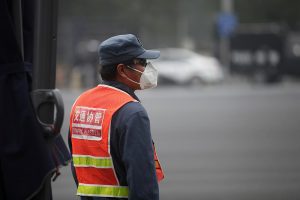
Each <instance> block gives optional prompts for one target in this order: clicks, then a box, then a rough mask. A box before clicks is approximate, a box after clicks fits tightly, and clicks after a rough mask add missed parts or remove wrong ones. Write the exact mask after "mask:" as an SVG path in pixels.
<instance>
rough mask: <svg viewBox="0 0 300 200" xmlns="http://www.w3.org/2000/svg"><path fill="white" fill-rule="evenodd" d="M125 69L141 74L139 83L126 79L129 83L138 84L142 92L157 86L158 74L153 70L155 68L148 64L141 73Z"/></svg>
mask: <svg viewBox="0 0 300 200" xmlns="http://www.w3.org/2000/svg"><path fill="white" fill-rule="evenodd" d="M127 67H128V68H130V69H132V70H134V71H136V72H139V73H141V74H142V75H141V78H140V82H139V83H138V82H136V81H134V80H132V79H130V78H128V77H127V79H128V80H130V81H131V82H134V83H136V84H139V85H140V87H141V89H142V90H144V89H148V88H154V87H156V86H157V77H158V72H157V69H155V67H153V65H152V64H151V63H150V62H149V63H147V66H146V68H145V70H144V71H143V72H141V71H140V70H137V69H134V68H132V67H130V66H127Z"/></svg>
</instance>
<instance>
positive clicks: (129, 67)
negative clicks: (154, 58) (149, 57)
mask: <svg viewBox="0 0 300 200" xmlns="http://www.w3.org/2000/svg"><path fill="white" fill-rule="evenodd" d="M126 67H127V68H129V69H132V70H134V71H136V72H139V73H141V74H142V73H143V72H141V71H140V70H137V69H134V68H133V67H130V66H129V65H126Z"/></svg>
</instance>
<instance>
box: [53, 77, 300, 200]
mask: <svg viewBox="0 0 300 200" xmlns="http://www.w3.org/2000/svg"><path fill="white" fill-rule="evenodd" d="M79 93H80V92H79V91H75V92H74V91H67V90H62V95H63V98H64V101H65V106H66V116H65V123H64V128H63V133H62V134H63V137H64V138H66V133H67V126H68V124H67V123H68V114H69V111H70V107H71V105H72V103H73V101H74V99H75V97H76V96H78V95H79ZM137 95H138V96H139V97H140V98H141V100H142V103H143V105H144V106H145V107H146V109H147V111H148V114H149V116H150V119H151V129H152V136H153V139H154V141H155V142H156V146H157V151H158V155H159V158H160V161H161V163H162V165H163V167H164V171H165V174H166V179H165V180H164V181H163V182H162V183H161V184H160V193H161V199H162V200H171V199H172V200H177V199H184V200H198V199H205V200H248V199H249V200H253V199H255V200H277V199H278V200H282V199H285V200H292V199H300V84H299V83H284V84H280V85H275V86H259V85H258V86H253V85H248V84H246V83H241V84H240V83H235V84H225V85H218V86H207V87H170V86H169V87H159V88H156V89H153V90H147V91H140V92H137ZM61 171H62V175H61V176H60V177H59V178H58V179H57V181H56V182H54V183H53V195H54V199H58V200H60V199H64V200H65V199H66V200H67V199H70V200H71V199H78V198H76V197H75V192H76V188H75V184H74V182H73V180H72V177H71V173H70V170H69V167H66V168H63V169H62V170H61Z"/></svg>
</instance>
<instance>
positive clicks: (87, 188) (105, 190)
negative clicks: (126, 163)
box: [77, 183, 129, 198]
mask: <svg viewBox="0 0 300 200" xmlns="http://www.w3.org/2000/svg"><path fill="white" fill-rule="evenodd" d="M128 191H129V190H128V187H126V186H108V185H92V184H80V183H79V186H78V189H77V195H84V196H100V197H101V196H105V197H119V198H128V194H129V192H128Z"/></svg>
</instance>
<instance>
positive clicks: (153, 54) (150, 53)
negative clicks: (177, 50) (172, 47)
mask: <svg viewBox="0 0 300 200" xmlns="http://www.w3.org/2000/svg"><path fill="white" fill-rule="evenodd" d="M159 56H160V51H155V50H146V51H145V52H144V53H142V54H141V55H139V56H137V58H142V59H156V58H158V57H159Z"/></svg>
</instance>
